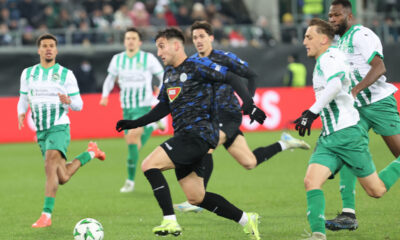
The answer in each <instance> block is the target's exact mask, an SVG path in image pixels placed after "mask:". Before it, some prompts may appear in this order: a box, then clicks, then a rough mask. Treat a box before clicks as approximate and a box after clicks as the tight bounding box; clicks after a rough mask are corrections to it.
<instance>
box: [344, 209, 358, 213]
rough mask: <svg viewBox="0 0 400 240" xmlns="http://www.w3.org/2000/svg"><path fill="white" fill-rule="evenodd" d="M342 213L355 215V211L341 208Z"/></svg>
mask: <svg viewBox="0 0 400 240" xmlns="http://www.w3.org/2000/svg"><path fill="white" fill-rule="evenodd" d="M342 212H346V213H352V214H356V210H354V209H351V208H343V209H342Z"/></svg>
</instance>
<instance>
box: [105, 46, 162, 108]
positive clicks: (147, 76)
mask: <svg viewBox="0 0 400 240" xmlns="http://www.w3.org/2000/svg"><path fill="white" fill-rule="evenodd" d="M108 73H109V74H111V75H113V76H116V77H118V84H119V87H120V88H121V92H120V100H121V107H122V108H136V107H147V106H151V104H152V100H153V88H152V83H151V82H152V77H153V75H155V76H157V77H158V79H159V80H160V85H161V83H162V77H163V73H164V69H163V67H162V66H161V64H160V62H159V61H158V60H157V59H156V57H154V55H153V54H151V53H148V52H144V51H138V52H137V53H136V54H135V55H134V56H133V57H131V58H130V57H128V56H127V54H126V52H125V51H124V52H121V53H118V54H116V55H114V56H113V58H112V60H111V62H110V65H109V67H108Z"/></svg>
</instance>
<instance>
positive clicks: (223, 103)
mask: <svg viewBox="0 0 400 240" xmlns="http://www.w3.org/2000/svg"><path fill="white" fill-rule="evenodd" d="M192 57H199V55H198V53H196V54H194V55H193V56H192ZM207 58H209V59H210V60H211V61H213V62H215V63H217V64H219V65H222V66H225V67H227V68H228V71H230V72H233V73H234V74H236V75H239V76H241V77H244V78H247V76H249V71H250V69H249V65H248V63H247V62H245V61H243V60H241V59H240V58H239V57H237V56H236V55H235V54H233V53H231V52H225V51H222V50H215V49H214V50H212V51H211V53H210V55H209V56H208V57H207ZM214 87H215V94H216V104H217V106H218V112H219V113H221V114H223V113H224V112H230V113H233V114H235V115H237V114H240V115H241V108H240V104H239V101H238V99H237V98H236V96H235V95H234V91H233V89H232V87H231V86H230V85H228V84H224V83H216V84H214Z"/></svg>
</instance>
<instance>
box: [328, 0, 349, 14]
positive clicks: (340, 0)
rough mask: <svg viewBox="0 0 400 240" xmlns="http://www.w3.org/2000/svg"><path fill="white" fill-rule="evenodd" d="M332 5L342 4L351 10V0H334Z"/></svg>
mask: <svg viewBox="0 0 400 240" xmlns="http://www.w3.org/2000/svg"><path fill="white" fill-rule="evenodd" d="M331 5H342V6H343V7H344V8H347V9H348V10H350V12H351V8H352V6H351V2H350V1H349V0H334V1H333V2H332V3H331Z"/></svg>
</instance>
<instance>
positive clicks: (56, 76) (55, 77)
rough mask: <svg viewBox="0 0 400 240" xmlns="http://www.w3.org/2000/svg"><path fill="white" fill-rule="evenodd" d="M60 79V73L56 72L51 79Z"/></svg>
mask: <svg viewBox="0 0 400 240" xmlns="http://www.w3.org/2000/svg"><path fill="white" fill-rule="evenodd" d="M59 79H60V75H59V74H58V73H54V74H53V76H52V78H51V80H53V81H54V82H56V81H58V80H59Z"/></svg>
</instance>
